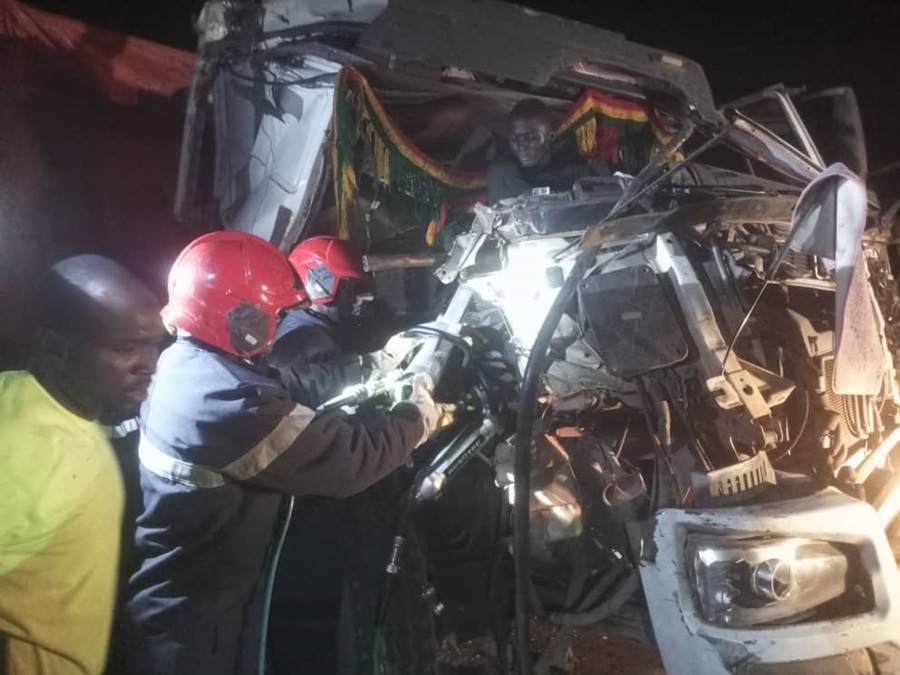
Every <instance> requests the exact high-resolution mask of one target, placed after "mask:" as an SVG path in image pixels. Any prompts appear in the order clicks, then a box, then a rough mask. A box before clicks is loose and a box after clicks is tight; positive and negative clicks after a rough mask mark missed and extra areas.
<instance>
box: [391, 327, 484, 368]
mask: <svg viewBox="0 0 900 675" xmlns="http://www.w3.org/2000/svg"><path fill="white" fill-rule="evenodd" d="M403 336H404V337H408V336H419V337H436V338H440V339H441V340H446V341H447V342H449V343H450V344H452V345H453V346H454V347H458V348H459V350H460V351H461V352H462V353H463V362H462V364H461V365H460V367H461V368H466V367H467V366H468V365H469V361H470V359H471V358H472V347H471V346H470V345H469V343H468V342H466V341H465V340H463V339H462V338H461V337H459V336H458V335H454V334H453V333H448V332H447V331H445V330H441V329H440V328H435V327H434V326H413V327H411V328H407V329H406V330H405V331H403Z"/></svg>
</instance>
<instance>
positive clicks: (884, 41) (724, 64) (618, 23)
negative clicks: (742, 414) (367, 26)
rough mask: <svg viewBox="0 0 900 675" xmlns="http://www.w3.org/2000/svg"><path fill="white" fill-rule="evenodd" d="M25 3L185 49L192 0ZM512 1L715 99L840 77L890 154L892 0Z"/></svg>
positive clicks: (876, 142) (875, 140) (879, 148)
mask: <svg viewBox="0 0 900 675" xmlns="http://www.w3.org/2000/svg"><path fill="white" fill-rule="evenodd" d="M422 1H423V2H432V1H435V0H422ZM30 4H32V5H34V6H37V7H40V8H42V9H47V10H50V11H54V12H58V13H61V14H66V15H69V16H73V17H77V18H80V19H83V20H85V21H87V22H89V23H93V24H96V25H99V26H103V27H105V28H111V29H115V30H119V31H123V32H126V33H130V34H134V35H139V36H141V37H146V38H150V39H153V40H156V41H159V42H164V43H168V44H171V45H175V46H178V47H182V48H184V49H193V46H194V44H195V41H194V35H193V32H192V27H191V24H192V18H193V15H195V14H196V12H197V11H199V7H200V5H201V4H202V3H201V2H198V0H158V1H157V2H148V1H146V0H145V1H143V2H134V1H129V0H31V2H30ZM521 4H525V5H528V6H530V7H533V8H535V9H539V10H542V11H548V12H552V13H554V14H558V15H561V16H566V17H568V18H572V19H576V20H579V21H584V22H587V23H593V24H596V25H598V26H602V27H604V28H607V29H610V30H614V31H617V32H621V33H624V34H625V35H626V36H627V37H628V39H630V40H633V41H635V42H640V43H644V44H648V45H652V46H655V47H660V48H663V49H667V50H670V51H673V52H676V53H680V54H682V55H684V56H688V57H690V58H692V59H694V60H696V61H698V62H699V63H700V64H701V65H702V66H703V67H704V69H705V70H706V73H707V76H708V78H709V80H710V84H711V86H712V90H713V94H714V96H715V98H716V102H717V103H719V104H722V103H727V102H728V101H730V100H732V99H735V98H737V97H739V96H742V95H744V94H747V93H749V92H751V91H753V90H757V89H761V88H763V87H766V86H768V85H771V84H775V83H778V82H783V83H784V84H786V85H789V86H795V85H807V86H809V87H810V88H817V87H828V86H835V85H850V86H852V87H853V88H854V89H855V90H856V92H857V96H858V98H859V102H860V106H861V109H862V115H863V123H864V126H865V130H866V135H867V139H868V145H869V169H870V171H872V170H877V169H878V168H880V167H882V166H884V165H886V164H887V163H889V162H893V161H896V160H898V159H900V118H898V115H897V109H898V107H900V72H898V69H900V45H898V39H900V8H898V6H897V4H896V3H894V2H892V1H891V0H882V1H880V2H877V1H874V0H856V1H855V2H833V3H828V2H825V1H824V0H823V1H821V2H817V3H813V2H809V1H808V0H791V1H789V0H782V1H781V2H777V3H776V2H772V0H762V1H761V2H748V1H744V2H730V3H728V2H698V1H697V0H694V1H693V2H692V1H690V0H681V1H678V2H675V1H670V2H664V1H663V0H645V1H644V2H640V1H638V0H632V1H631V2H630V3H627V4H625V3H615V4H613V3H604V2H601V1H599V0H556V1H555V2H549V1H547V0H525V2H523V3H521ZM879 182H880V183H882V184H883V185H884V187H887V188H888V191H889V192H894V193H898V192H900V171H894V172H892V173H891V174H889V175H886V176H883V177H882V178H880V179H879ZM891 188H894V189H891Z"/></svg>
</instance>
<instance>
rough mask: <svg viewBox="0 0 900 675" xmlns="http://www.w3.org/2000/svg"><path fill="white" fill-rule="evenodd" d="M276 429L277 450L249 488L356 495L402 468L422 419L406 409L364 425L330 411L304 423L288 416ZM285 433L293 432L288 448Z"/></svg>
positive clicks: (419, 433) (421, 428) (374, 417)
mask: <svg viewBox="0 0 900 675" xmlns="http://www.w3.org/2000/svg"><path fill="white" fill-rule="evenodd" d="M281 424H282V425H284V426H282V429H281V430H280V433H281V434H283V439H284V440H283V442H284V446H283V450H282V451H281V452H280V453H279V454H278V455H277V457H275V458H274V459H273V460H272V462H271V463H270V464H268V466H266V467H265V468H263V469H262V470H261V471H260V472H259V473H258V474H257V475H255V476H253V477H252V478H251V479H250V480H249V482H250V483H253V484H255V485H258V486H260V487H264V488H267V489H271V490H279V491H282V492H288V493H291V494H295V495H318V496H334V497H348V496H350V495H353V494H356V493H357V492H362V491H363V490H365V489H366V488H368V487H369V486H371V485H373V484H374V483H377V482H378V481H379V480H381V479H382V478H384V477H385V476H387V475H388V474H389V473H391V472H392V471H393V470H394V469H396V468H397V467H399V466H401V465H403V464H405V463H406V461H407V460H408V459H409V456H410V454H412V451H413V449H415V447H416V446H417V445H418V444H419V443H420V442H421V440H422V437H423V434H424V424H423V421H422V417H421V415H420V414H419V411H418V410H417V409H416V407H415V406H414V405H411V404H399V405H397V406H396V407H395V408H394V409H393V410H392V411H390V412H387V413H380V414H371V415H369V416H367V418H366V419H365V420H362V419H359V418H357V417H356V416H348V415H346V414H345V413H342V412H339V411H335V412H330V413H326V414H324V415H322V416H320V417H316V418H315V419H312V420H311V421H309V422H305V420H304V419H303V418H302V414H301V416H300V417H299V418H297V417H295V416H293V415H292V416H289V417H288V418H285V420H283V421H282V423H281ZM289 430H292V431H293V432H294V433H296V432H299V433H297V434H296V436H295V437H294V440H293V442H288V439H289V436H290V433H291V431H289ZM276 435H277V433H276ZM276 441H277V439H276Z"/></svg>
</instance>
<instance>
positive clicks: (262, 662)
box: [256, 495, 294, 675]
mask: <svg viewBox="0 0 900 675" xmlns="http://www.w3.org/2000/svg"><path fill="white" fill-rule="evenodd" d="M293 515H294V495H291V496H289V497H288V502H287V507H286V509H285V516H284V525H283V526H282V528H281V532H280V533H279V534H278V539H277V540H276V542H275V548H274V549H272V560H271V562H270V563H269V574H268V576H267V578H266V591H265V593H266V594H265V596H264V600H263V615H262V633H261V637H260V640H259V661H258V662H257V666H256V673H257V675H265V673H266V643H267V641H268V640H267V638H268V633H269V611H271V609H272V589H273V587H274V586H275V573H276V572H277V571H278V559H279V558H280V557H281V549H282V547H283V546H284V540H285V538H286V537H287V532H288V527H290V525H291V518H293Z"/></svg>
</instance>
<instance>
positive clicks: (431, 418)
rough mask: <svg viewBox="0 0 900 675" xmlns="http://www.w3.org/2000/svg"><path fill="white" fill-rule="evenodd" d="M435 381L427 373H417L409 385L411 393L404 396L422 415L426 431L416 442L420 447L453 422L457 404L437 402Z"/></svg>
mask: <svg viewBox="0 0 900 675" xmlns="http://www.w3.org/2000/svg"><path fill="white" fill-rule="evenodd" d="M433 389H434V383H433V382H432V381H431V377H430V376H429V375H427V374H425V373H421V374H419V375H415V376H414V377H413V379H412V382H411V383H410V385H409V393H408V394H407V395H406V396H405V397H404V398H405V401H406V402H407V403H412V404H413V405H414V406H416V408H418V410H419V414H420V415H421V416H422V424H423V426H424V427H425V431H424V433H423V434H422V439H421V440H420V441H419V442H418V443H416V447H417V448H418V447H419V446H420V445H422V444H423V443H425V442H426V441H427V440H428V439H429V438H431V437H432V436H433V435H434V434H435V433H437V432H438V431H439V430H440V429H443V428H444V427H446V426H448V425H449V424H452V423H453V410H454V408H455V406H453V405H450V404H446V403H435V402H434V398H433V396H432V390H433Z"/></svg>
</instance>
